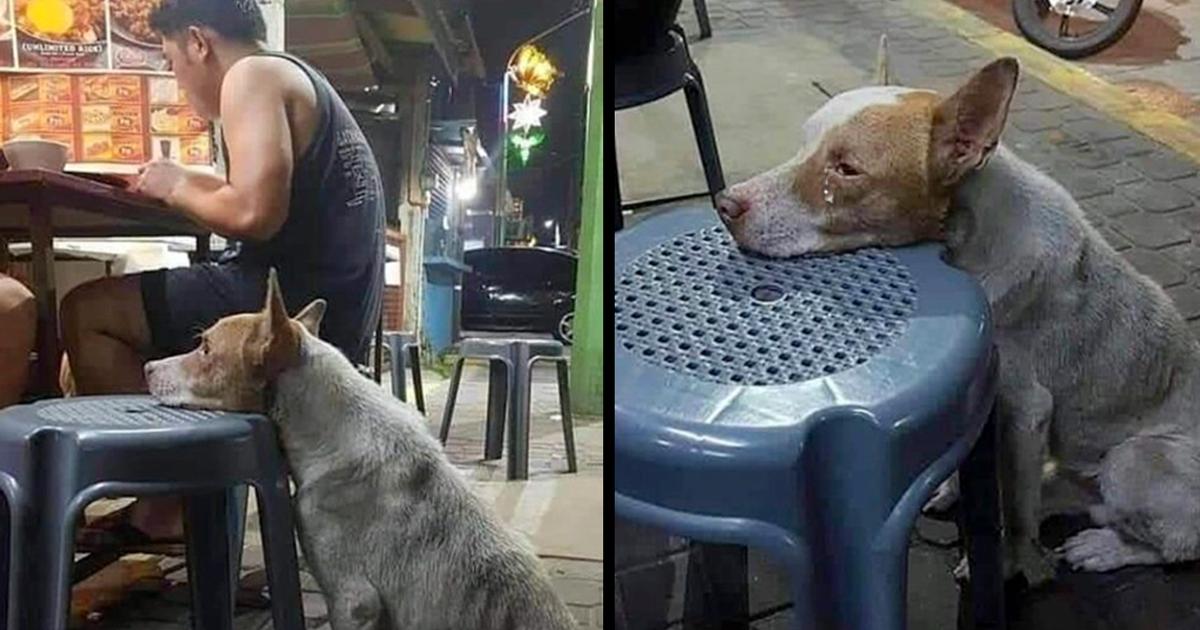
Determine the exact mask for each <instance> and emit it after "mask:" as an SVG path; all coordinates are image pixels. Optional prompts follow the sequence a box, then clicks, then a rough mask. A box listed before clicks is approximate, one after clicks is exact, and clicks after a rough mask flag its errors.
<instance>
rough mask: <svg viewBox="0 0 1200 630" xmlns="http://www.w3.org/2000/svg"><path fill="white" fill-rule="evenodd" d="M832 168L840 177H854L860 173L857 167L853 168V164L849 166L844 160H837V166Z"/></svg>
mask: <svg viewBox="0 0 1200 630" xmlns="http://www.w3.org/2000/svg"><path fill="white" fill-rule="evenodd" d="M833 170H834V171H836V172H837V174H838V175H841V176H842V177H856V176H858V175H862V171H860V170H858V169H857V168H854V167H853V166H851V165H850V164H848V163H846V162H838V163H837V166H834V167H833Z"/></svg>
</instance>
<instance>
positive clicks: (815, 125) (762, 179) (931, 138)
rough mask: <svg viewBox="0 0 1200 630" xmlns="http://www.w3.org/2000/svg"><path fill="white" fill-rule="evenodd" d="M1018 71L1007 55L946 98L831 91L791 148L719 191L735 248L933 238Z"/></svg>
mask: <svg viewBox="0 0 1200 630" xmlns="http://www.w3.org/2000/svg"><path fill="white" fill-rule="evenodd" d="M885 74H886V73H884V75H885ZM1017 74H1018V67H1017V62H1016V60H1015V59H1013V58H1011V57H1006V58H1002V59H999V60H996V61H994V62H992V63H990V64H988V65H987V66H985V67H984V68H983V69H981V70H979V71H978V72H977V73H976V74H975V75H973V76H972V77H971V78H970V79H969V80H968V81H967V82H966V84H965V85H963V87H962V88H960V89H959V90H958V91H957V92H955V93H954V94H953V95H951V96H949V97H947V98H941V97H939V95H938V94H937V93H936V92H932V91H928V90H916V89H910V88H902V87H890V86H875V87H867V88H860V89H857V90H851V91H849V92H845V93H842V94H839V95H838V96H836V97H834V98H833V99H831V100H830V101H829V102H827V103H826V104H825V105H824V106H823V107H822V108H821V109H820V110H818V111H817V112H816V113H815V114H813V115H812V116H811V117H810V118H809V119H808V120H807V121H806V122H805V123H804V126H803V130H802V135H803V139H802V144H801V149H800V152H799V153H798V154H797V155H796V157H794V158H793V159H791V160H790V161H788V162H786V163H784V164H782V165H780V166H778V167H776V168H774V169H771V170H770V171H767V172H766V173H763V174H761V175H758V176H756V177H753V178H751V179H749V180H746V181H744V182H741V183H739V184H736V185H734V186H731V187H729V188H728V189H726V190H725V191H724V192H723V193H721V194H720V195H718V196H717V207H718V213H719V215H720V216H721V220H722V221H723V222H724V223H725V226H726V228H727V229H728V230H729V233H730V234H731V235H732V236H733V239H734V241H736V242H737V244H738V246H739V247H741V248H742V249H743V250H747V251H750V252H754V253H758V254H762V255H765V256H771V257H787V256H797V255H801V254H808V253H815V252H836V251H846V250H851V249H857V248H860V247H867V246H872V245H880V246H898V245H907V244H910V243H915V242H918V241H923V240H929V239H939V238H941V237H942V236H943V234H942V222H943V219H944V218H945V215H946V212H947V209H948V206H949V203H950V199H951V195H952V194H953V190H954V187H955V185H957V184H958V183H959V182H960V181H961V180H962V179H963V177H965V176H966V175H968V174H969V173H971V172H972V171H974V170H977V169H979V168H982V167H983V165H984V164H986V162H987V159H988V157H990V155H991V154H992V152H993V151H994V150H995V148H996V145H997V143H998V142H999V139H1000V132H1001V131H1002V130H1003V128H1004V121H1005V118H1006V117H1007V114H1008V106H1009V103H1010V101H1011V100H1012V95H1013V93H1014V92H1015V90H1016V82H1017Z"/></svg>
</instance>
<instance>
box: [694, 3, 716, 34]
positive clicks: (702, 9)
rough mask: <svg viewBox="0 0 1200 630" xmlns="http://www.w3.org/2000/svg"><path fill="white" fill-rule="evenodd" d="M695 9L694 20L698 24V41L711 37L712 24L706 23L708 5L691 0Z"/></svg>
mask: <svg viewBox="0 0 1200 630" xmlns="http://www.w3.org/2000/svg"><path fill="white" fill-rule="evenodd" d="M692 6H694V7H696V20H697V21H698V22H700V39H705V38H708V37H712V24H710V23H709V21H708V5H707V4H706V3H705V2H704V0H693V2H692Z"/></svg>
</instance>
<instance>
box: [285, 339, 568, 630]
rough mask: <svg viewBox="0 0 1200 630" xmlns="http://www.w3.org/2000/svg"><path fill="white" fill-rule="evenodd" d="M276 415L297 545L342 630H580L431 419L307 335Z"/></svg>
mask: <svg viewBox="0 0 1200 630" xmlns="http://www.w3.org/2000/svg"><path fill="white" fill-rule="evenodd" d="M301 353H302V361H301V363H300V365H298V366H296V367H293V368H291V369H289V370H287V371H285V372H283V373H282V374H280V376H279V378H278V380H277V382H276V390H275V401H274V404H273V406H272V408H271V410H270V416H271V418H272V419H273V420H274V421H275V422H276V423H277V425H278V427H279V431H280V438H281V440H282V442H283V446H284V450H285V451H286V453H287V457H288V461H289V463H290V465H291V468H292V473H293V476H294V478H295V481H296V484H297V492H296V497H295V506H296V511H297V514H298V524H299V529H300V540H301V545H302V547H303V549H304V553H305V556H306V557H307V558H309V563H310V565H311V566H312V568H313V571H314V573H315V575H316V578H317V581H318V583H319V584H320V585H321V588H322V590H324V591H325V593H326V597H327V598H328V601H329V603H330V611H331V622H332V624H333V627H334V630H350V629H353V628H371V629H374V630H385V629H388V630H402V629H403V630H452V629H453V630H458V629H465V628H477V629H479V630H502V629H503V630H517V629H525V630H540V629H546V630H554V629H566V628H574V627H575V625H574V622H573V620H572V617H571V615H570V613H569V612H568V611H567V609H566V607H565V606H564V605H563V604H562V602H561V601H560V600H559V599H558V597H557V596H556V595H555V593H554V592H553V590H552V588H551V586H550V583H549V580H548V578H547V576H546V574H545V571H544V569H543V568H542V567H541V565H540V563H539V562H538V559H537V557H536V556H534V554H533V552H532V551H531V550H530V549H529V547H528V546H527V545H526V544H525V543H524V542H523V541H522V540H521V539H520V538H518V537H517V535H514V534H513V533H511V532H509V531H508V529H507V528H506V527H505V526H503V525H502V524H501V523H500V522H499V521H498V519H497V518H496V516H495V515H494V514H493V512H492V510H491V508H490V506H487V505H485V504H484V503H483V502H482V501H481V500H480V499H479V498H478V497H476V496H475V494H474V493H473V492H472V491H471V489H470V487H469V486H468V485H467V482H466V480H465V479H464V478H463V476H462V475H461V474H460V473H459V472H458V471H457V470H456V469H455V468H454V467H453V466H452V465H451V464H450V463H449V461H448V460H447V459H446V457H445V455H444V453H443V452H442V448H441V445H440V444H438V442H437V441H436V440H435V439H434V438H433V437H432V436H431V435H430V434H429V431H428V430H427V429H426V427H425V423H424V419H423V417H422V416H421V415H420V414H418V413H417V412H416V411H415V410H413V409H412V408H411V407H409V406H407V405H405V404H404V403H401V402H400V401H398V400H396V399H394V398H393V397H392V396H390V395H388V394H387V392H385V391H384V390H383V389H381V388H380V387H379V386H378V385H376V384H374V383H372V382H370V381H368V380H367V379H364V378H362V377H361V376H360V375H358V374H357V373H356V372H355V370H354V368H353V367H352V366H351V364H350V363H349V361H347V360H346V359H345V357H343V356H342V355H341V354H340V353H339V352H338V351H337V350H336V349H335V348H333V347H332V346H330V345H328V344H326V343H324V342H322V341H320V340H318V339H316V338H315V337H313V336H311V335H305V336H304V341H303V347H302V350H301Z"/></svg>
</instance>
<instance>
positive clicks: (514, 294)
mask: <svg viewBox="0 0 1200 630" xmlns="http://www.w3.org/2000/svg"><path fill="white" fill-rule="evenodd" d="M463 262H465V263H466V264H467V265H470V267H471V272H469V273H467V274H465V275H464V277H463V293H462V327H463V328H464V329H465V330H481V331H524V332H548V333H550V334H552V335H554V338H555V339H558V340H559V341H561V342H563V343H564V344H568V345H570V344H571V342H572V341H573V340H574V327H575V267H576V265H577V263H578V257H577V256H575V255H574V254H572V253H570V252H567V251H563V250H559V249H549V248H545V247H492V248H484V249H473V250H471V251H468V252H466V253H465V254H464V255H463Z"/></svg>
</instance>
